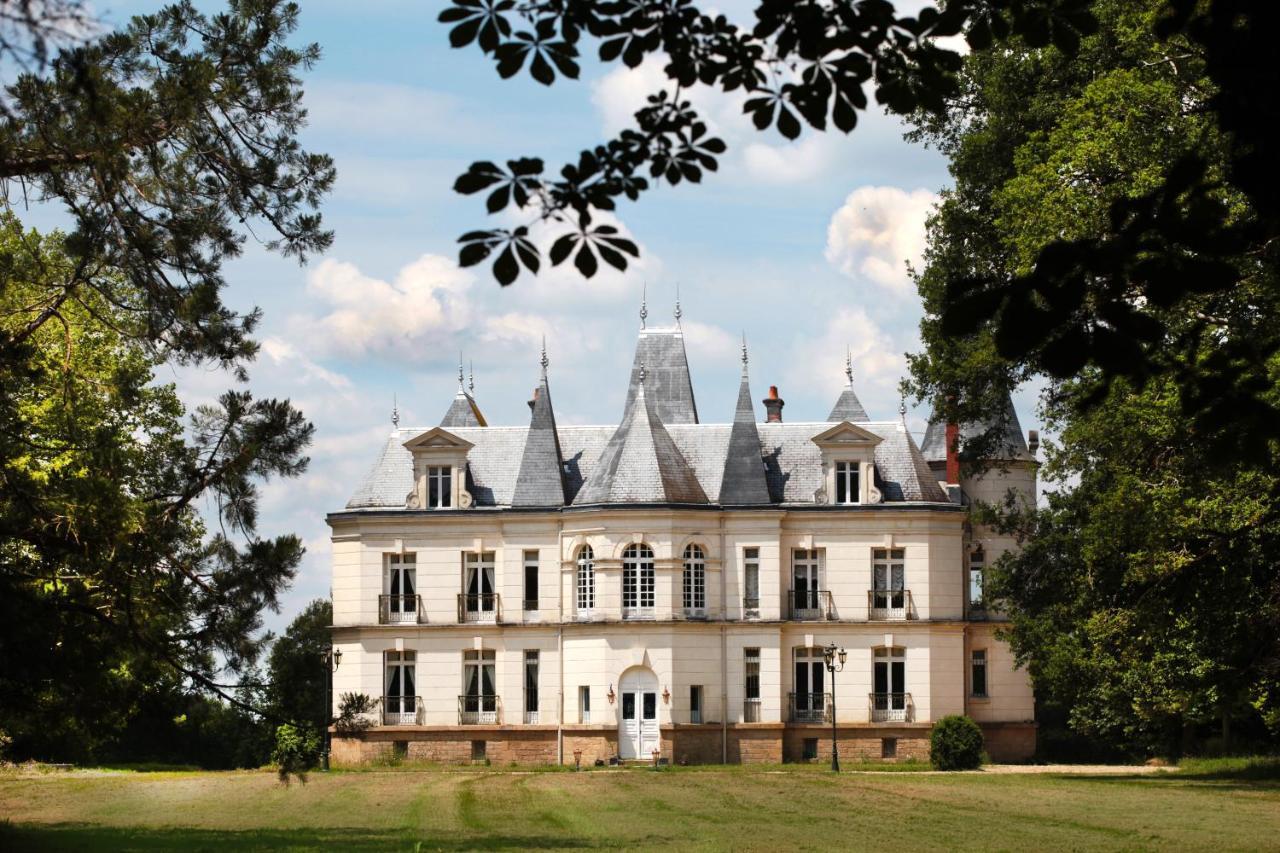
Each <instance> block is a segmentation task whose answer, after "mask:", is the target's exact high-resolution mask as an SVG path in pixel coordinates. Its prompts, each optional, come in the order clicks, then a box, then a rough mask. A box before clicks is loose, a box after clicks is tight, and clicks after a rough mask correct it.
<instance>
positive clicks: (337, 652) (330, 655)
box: [320, 647, 342, 770]
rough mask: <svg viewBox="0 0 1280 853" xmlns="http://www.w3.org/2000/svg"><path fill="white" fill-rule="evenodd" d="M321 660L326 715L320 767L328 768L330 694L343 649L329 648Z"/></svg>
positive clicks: (323, 720)
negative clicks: (322, 662)
mask: <svg viewBox="0 0 1280 853" xmlns="http://www.w3.org/2000/svg"><path fill="white" fill-rule="evenodd" d="M320 660H322V661H324V715H323V716H322V717H321V718H320V720H321V724H322V725H323V727H324V733H323V738H324V740H323V741H322V743H323V748H322V749H321V750H320V769H321V770H328V769H329V744H330V741H329V718H330V717H331V716H332V715H333V699H332V698H331V695H330V694H331V691H332V690H333V674H334V673H335V672H337V671H338V664H340V663H342V649H335V648H333V647H330V648H327V649H325V650H324V651H323V652H321V653H320Z"/></svg>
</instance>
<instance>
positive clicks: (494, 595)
mask: <svg viewBox="0 0 1280 853" xmlns="http://www.w3.org/2000/svg"><path fill="white" fill-rule="evenodd" d="M473 580H474V582H475V583H474V584H473V583H472V581H473ZM473 585H474V586H475V590H476V591H475V592H474V593H473V592H472V591H471V587H472V586H473ZM486 587H487V588H488V591H487V592H486V591H485V589H486ZM462 594H463V596H464V599H463V611H464V614H465V616H466V621H468V622H496V621H497V619H498V607H499V601H498V576H497V554H496V553H495V552H493V551H465V552H463V559H462ZM486 596H488V598H486ZM486 604H487V605H488V607H486V606H485V605H486Z"/></svg>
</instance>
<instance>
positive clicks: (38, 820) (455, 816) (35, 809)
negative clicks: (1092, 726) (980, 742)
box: [0, 762, 1280, 851]
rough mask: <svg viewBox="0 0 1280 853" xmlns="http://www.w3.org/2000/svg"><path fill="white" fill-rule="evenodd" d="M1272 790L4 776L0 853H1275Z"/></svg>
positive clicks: (931, 780)
mask: <svg viewBox="0 0 1280 853" xmlns="http://www.w3.org/2000/svg"><path fill="white" fill-rule="evenodd" d="M1278 771H1280V767H1278V766H1277V765H1276V764H1275V763H1262V764H1259V763H1256V762H1255V763H1253V764H1247V763H1245V762H1218V763H1214V764H1207V765H1203V766H1201V767H1199V768H1190V769H1183V770H1179V771H1176V772H1167V773H1165V772H1161V773H1157V774H1137V773H1135V774H1132V775H1102V774H1089V773H1072V774H1056V773H1027V774H1024V773H1018V774H1013V773H996V772H989V771H988V772H977V773H965V774H933V773H910V772H906V773H845V774H842V775H840V776H838V777H837V776H833V775H831V774H830V773H827V772H825V771H822V770H820V769H819V768H815V767H787V768H722V769H681V768H676V769H670V770H665V771H664V770H658V771H654V770H649V769H644V768H633V769H625V770H611V771H601V770H593V771H589V772H582V773H570V772H536V771H535V772H528V771H526V772H522V771H518V770H499V769H496V768H494V769H488V768H459V769H447V768H435V769H404V768H395V769H386V770H381V771H378V770H369V771H347V772H337V771H335V772H332V773H328V774H322V773H313V774H311V775H310V776H309V779H308V781H307V783H306V784H299V783H297V782H295V783H294V784H292V785H291V786H289V787H285V786H282V785H280V784H279V783H278V782H277V780H276V777H275V776H274V775H273V774H271V773H269V772H249V771H245V772H225V773H206V772H155V773H137V772H92V771H73V772H51V773H44V774H34V773H29V772H27V773H23V772H18V771H6V772H0V850H5V851H10V850H185V851H192V850H227V849H232V850H240V849H245V850H293V849H312V848H318V847H322V846H325V847H331V848H332V849H335V850H476V849H479V850H507V849H511V850H516V849H518V850H534V849H548V850H551V849H583V850H586V849H593V848H619V847H634V848H646V849H653V848H664V849H677V850H854V849H869V848H879V849H897V850H946V849H956V848H970V849H976V848H977V849H1003V850H1065V849H1071V850H1135V849H1156V848H1159V849H1188V850H1264V849H1273V850H1274V849H1277V848H1278V847H1280V772H1278Z"/></svg>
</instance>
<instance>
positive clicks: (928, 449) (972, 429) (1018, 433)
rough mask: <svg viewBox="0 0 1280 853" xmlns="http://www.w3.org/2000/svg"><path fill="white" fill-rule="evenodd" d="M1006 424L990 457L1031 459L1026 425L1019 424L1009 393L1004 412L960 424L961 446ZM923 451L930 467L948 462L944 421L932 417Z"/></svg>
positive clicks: (1006, 460)
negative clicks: (1025, 435) (1023, 431)
mask: <svg viewBox="0 0 1280 853" xmlns="http://www.w3.org/2000/svg"><path fill="white" fill-rule="evenodd" d="M997 424H1002V426H1003V430H1002V432H1001V435H1000V438H999V441H998V442H997V444H996V446H995V447H994V448H993V449H992V452H991V454H990V456H989V457H988V458H990V459H992V460H998V461H1002V462H1011V461H1018V460H1030V459H1032V458H1033V457H1032V456H1031V451H1030V450H1028V449H1027V440H1026V438H1025V437H1024V436H1023V434H1022V424H1020V423H1019V422H1018V413H1017V411H1016V410H1015V409H1014V408H1013V396H1012V395H1010V394H1005V396H1004V406H1003V411H1001V412H999V413H996V414H993V415H992V416H991V417H989V418H987V419H986V420H983V421H971V422H969V423H963V424H960V447H961V448H963V447H964V443H965V442H966V441H968V440H970V439H972V438H976V437H978V436H980V435H982V434H984V433H985V432H986V431H987V430H988V429H990V428H991V427H992V426H995V425H997ZM920 452H921V453H923V454H924V458H925V460H926V461H928V462H929V464H931V465H932V464H935V463H945V462H946V461H947V425H946V423H944V422H943V421H942V420H940V419H938V418H936V417H931V418H930V419H929V426H928V427H927V428H926V429H925V432H924V441H923V442H922V443H921V446H920Z"/></svg>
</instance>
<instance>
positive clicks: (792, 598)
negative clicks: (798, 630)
mask: <svg viewBox="0 0 1280 853" xmlns="http://www.w3.org/2000/svg"><path fill="white" fill-rule="evenodd" d="M787 598H788V600H789V603H790V605H791V618H792V619H795V620H797V621H801V622H813V621H822V620H824V619H834V618H835V607H834V606H833V605H832V601H831V593H830V592H828V591H827V590H825V589H810V590H796V589H792V590H788V591H787Z"/></svg>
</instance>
